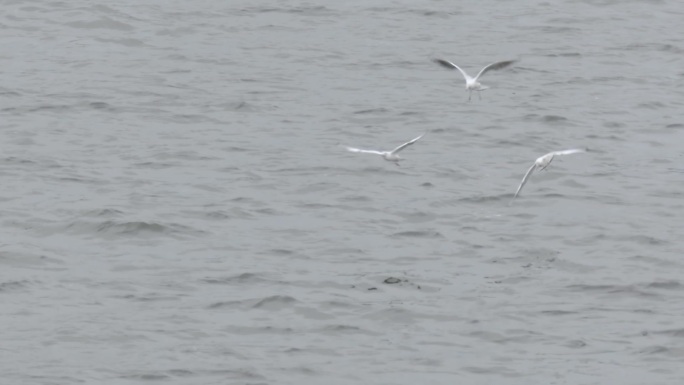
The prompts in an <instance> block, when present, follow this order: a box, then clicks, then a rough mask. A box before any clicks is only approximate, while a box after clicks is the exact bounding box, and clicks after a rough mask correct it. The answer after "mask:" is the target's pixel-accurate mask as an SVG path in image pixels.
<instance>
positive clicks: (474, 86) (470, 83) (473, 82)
mask: <svg viewBox="0 0 684 385" xmlns="http://www.w3.org/2000/svg"><path fill="white" fill-rule="evenodd" d="M433 61H434V62H435V63H437V64H439V65H441V66H442V67H444V68H448V69H450V70H453V69H457V70H459V71H460V72H461V75H463V78H464V79H465V81H466V86H465V89H466V91H468V100H470V97H471V96H472V93H473V91H478V93H477V95H478V96H480V92H479V91H484V90H486V89H487V88H489V87H486V86H483V85H482V84H480V82H479V81H478V80H479V79H480V77H481V76H482V75H484V74H485V73H487V72H489V71H492V70H500V69H503V68H506V67H508V66H510V65H511V64H513V63H515V62H516V60H506V61H500V62H496V63H492V64H489V65H487V66H486V67H484V68H483V69H481V70H480V72H479V73H478V74H477V76H475V77H474V78H473V77H470V75H468V74H467V73H466V72H465V71H464V70H462V69H461V67H459V66H457V65H456V64H454V63H452V62H450V61H448V60H444V59H434V60H433ZM480 99H482V96H480Z"/></svg>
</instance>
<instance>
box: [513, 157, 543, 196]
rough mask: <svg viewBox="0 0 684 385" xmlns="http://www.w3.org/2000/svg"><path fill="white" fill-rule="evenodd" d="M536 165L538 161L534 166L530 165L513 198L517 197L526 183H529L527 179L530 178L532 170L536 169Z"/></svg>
mask: <svg viewBox="0 0 684 385" xmlns="http://www.w3.org/2000/svg"><path fill="white" fill-rule="evenodd" d="M536 167H537V162H535V163H533V164H532V167H530V169H529V170H527V173H526V174H525V176H524V177H523V179H522V182H520V186H518V191H516V192H515V196H513V198H516V197H517V196H518V194H520V190H522V188H523V186H524V185H525V183H527V180H528V179H530V175H532V171H534V169H535V168H536Z"/></svg>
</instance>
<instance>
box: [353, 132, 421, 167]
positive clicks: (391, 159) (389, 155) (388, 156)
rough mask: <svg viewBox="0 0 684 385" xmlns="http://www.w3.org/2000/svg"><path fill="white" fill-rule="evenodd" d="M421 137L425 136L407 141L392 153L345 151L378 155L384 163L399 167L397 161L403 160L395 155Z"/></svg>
mask: <svg viewBox="0 0 684 385" xmlns="http://www.w3.org/2000/svg"><path fill="white" fill-rule="evenodd" d="M423 136H425V134H423V135H421V136H419V137H417V138H415V139H411V140H409V141H408V142H406V143H404V144H402V145H401V146H399V147H397V148H395V149H394V150H392V151H376V150H362V149H360V148H354V147H347V150H348V151H351V152H362V153H364V154H376V155H380V156H382V158H383V159H385V160H386V161H389V162H394V164H396V165H397V166H398V165H399V161H400V160H402V159H403V158H400V157H399V155H397V153H398V152H399V151H401V150H403V149H404V148H406V147H408V146H410V145H412V144H413V143H415V142H417V141H418V140H419V139H420V138H422V137H423Z"/></svg>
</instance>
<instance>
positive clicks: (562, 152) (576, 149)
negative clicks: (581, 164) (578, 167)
mask: <svg viewBox="0 0 684 385" xmlns="http://www.w3.org/2000/svg"><path fill="white" fill-rule="evenodd" d="M578 152H587V150H586V149H584V148H573V149H570V150H563V151H554V152H552V154H553V155H570V154H577V153H578Z"/></svg>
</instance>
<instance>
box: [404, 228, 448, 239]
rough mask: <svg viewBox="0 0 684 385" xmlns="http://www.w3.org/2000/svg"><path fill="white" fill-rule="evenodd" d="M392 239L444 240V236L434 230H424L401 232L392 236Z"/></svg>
mask: <svg viewBox="0 0 684 385" xmlns="http://www.w3.org/2000/svg"><path fill="white" fill-rule="evenodd" d="M392 237H397V238H404V237H410V238H444V235H442V233H440V232H439V231H434V230H424V231H402V232H399V233H394V234H392Z"/></svg>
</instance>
